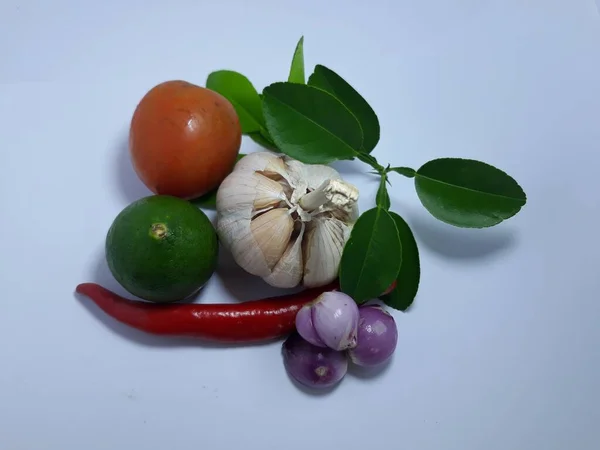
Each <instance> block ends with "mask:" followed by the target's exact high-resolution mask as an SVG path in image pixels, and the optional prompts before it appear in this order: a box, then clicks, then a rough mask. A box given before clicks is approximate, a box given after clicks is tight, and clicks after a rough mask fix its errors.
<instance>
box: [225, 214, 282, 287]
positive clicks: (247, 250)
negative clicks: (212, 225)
mask: <svg viewBox="0 0 600 450" xmlns="http://www.w3.org/2000/svg"><path fill="white" fill-rule="evenodd" d="M251 223H252V222H251V220H250V211H249V210H248V209H243V210H240V211H235V212H230V213H227V214H220V213H219V214H218V216H217V234H218V236H219V242H221V243H222V244H223V247H224V248H226V249H227V250H229V251H230V252H231V255H232V256H233V260H234V261H235V262H236V264H237V265H238V266H240V267H241V268H242V269H244V270H245V271H246V272H248V273H251V274H252V275H256V276H259V277H266V276H267V275H269V274H270V273H271V269H270V268H269V267H268V266H267V262H266V260H265V258H264V256H263V255H262V252H261V251H260V250H259V249H258V245H257V243H256V240H255V239H254V235H253V234H252V230H251V229H250V225H251Z"/></svg>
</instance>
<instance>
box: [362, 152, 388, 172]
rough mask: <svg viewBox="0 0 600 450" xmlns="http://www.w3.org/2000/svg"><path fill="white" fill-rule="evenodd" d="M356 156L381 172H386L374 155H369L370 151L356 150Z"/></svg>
mask: <svg viewBox="0 0 600 450" xmlns="http://www.w3.org/2000/svg"><path fill="white" fill-rule="evenodd" d="M356 158H357V159H360V160H361V161H362V162H364V163H366V164H368V165H370V166H371V167H372V168H373V169H375V170H376V171H377V173H379V174H383V173H385V168H384V167H383V166H382V165H381V164H379V163H378V162H377V160H376V159H375V157H374V156H371V155H369V154H368V153H363V152H358V151H357V152H356Z"/></svg>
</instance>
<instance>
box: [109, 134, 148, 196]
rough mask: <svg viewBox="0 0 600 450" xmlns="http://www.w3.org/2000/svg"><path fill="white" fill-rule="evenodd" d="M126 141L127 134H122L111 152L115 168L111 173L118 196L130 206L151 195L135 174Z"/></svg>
mask: <svg viewBox="0 0 600 450" xmlns="http://www.w3.org/2000/svg"><path fill="white" fill-rule="evenodd" d="M128 139H129V138H128V134H127V133H122V135H121V136H120V137H119V139H118V140H117V145H116V148H115V149H114V150H113V159H114V164H115V167H114V170H113V171H112V172H113V173H114V174H115V178H116V180H115V185H116V186H118V188H119V194H120V195H121V196H122V198H123V200H124V201H125V202H126V203H127V204H130V203H133V202H134V201H136V200H139V199H140V198H142V197H147V196H149V195H153V193H152V192H151V191H150V189H148V188H147V187H146V186H145V185H144V183H142V181H141V180H140V179H139V177H138V176H137V174H136V173H135V170H134V168H133V165H132V163H131V159H130V157H129V141H128Z"/></svg>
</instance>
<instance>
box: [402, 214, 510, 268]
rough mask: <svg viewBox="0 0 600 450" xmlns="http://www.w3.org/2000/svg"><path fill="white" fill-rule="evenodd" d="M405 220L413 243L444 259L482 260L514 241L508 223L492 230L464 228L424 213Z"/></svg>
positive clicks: (508, 247) (501, 250)
mask: <svg viewBox="0 0 600 450" xmlns="http://www.w3.org/2000/svg"><path fill="white" fill-rule="evenodd" d="M408 219H410V221H409V223H410V227H411V229H412V231H413V234H414V235H415V239H416V240H417V243H418V244H419V245H423V246H424V247H425V248H427V249H428V250H430V251H432V252H434V253H437V254H439V255H441V256H443V257H445V258H452V259H478V258H485V257H489V256H493V255H495V254H497V253H500V252H503V251H506V250H508V249H510V248H511V247H513V246H514V245H515V244H516V243H517V241H518V239H517V234H516V232H515V229H514V228H511V227H510V224H509V223H501V224H499V225H498V226H497V227H494V228H485V229H467V228H457V227H454V226H452V225H448V224H445V223H443V222H440V221H439V220H437V219H435V218H434V217H431V216H427V215H425V214H415V215H411V217H409V218H408V217H407V220H408ZM509 221H510V219H509Z"/></svg>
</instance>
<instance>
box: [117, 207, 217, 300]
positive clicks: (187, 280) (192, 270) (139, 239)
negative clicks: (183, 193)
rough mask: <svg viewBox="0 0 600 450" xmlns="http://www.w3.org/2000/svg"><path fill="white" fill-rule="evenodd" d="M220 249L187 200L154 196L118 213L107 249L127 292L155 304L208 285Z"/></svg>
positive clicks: (203, 216)
mask: <svg viewBox="0 0 600 450" xmlns="http://www.w3.org/2000/svg"><path fill="white" fill-rule="evenodd" d="M218 249H219V243H218V240H217V234H216V232H215V229H214V227H213V225H212V223H211V222H210V220H209V219H208V217H206V214H204V213H203V212H202V211H201V210H200V209H198V208H197V207H195V206H194V205H192V204H191V203H190V202H188V201H187V200H183V199H180V198H177V197H171V196H167V195H154V196H150V197H145V198H142V199H140V200H137V201H136V202H134V203H132V204H130V205H129V206H127V207H126V208H125V209H124V210H123V211H121V212H120V213H119V215H118V216H117V217H116V218H115V220H114V222H113V223H112V225H111V227H110V229H109V230H108V234H107V236H106V249H105V250H106V261H107V262H108V267H109V268H110V271H111V272H112V274H113V276H114V277H115V278H116V280H117V281H118V282H119V283H120V284H121V285H122V286H123V287H124V288H125V289H126V290H127V291H129V292H130V293H131V294H133V295H135V296H137V297H140V298H142V299H145V300H149V301H153V302H173V301H177V300H182V299H184V298H186V297H189V296H190V295H192V294H194V293H195V292H197V291H198V290H199V289H201V288H202V287H203V286H204V284H206V282H207V281H208V280H209V279H210V277H211V276H212V274H213V273H214V271H215V268H216V265H217V256H218Z"/></svg>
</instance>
